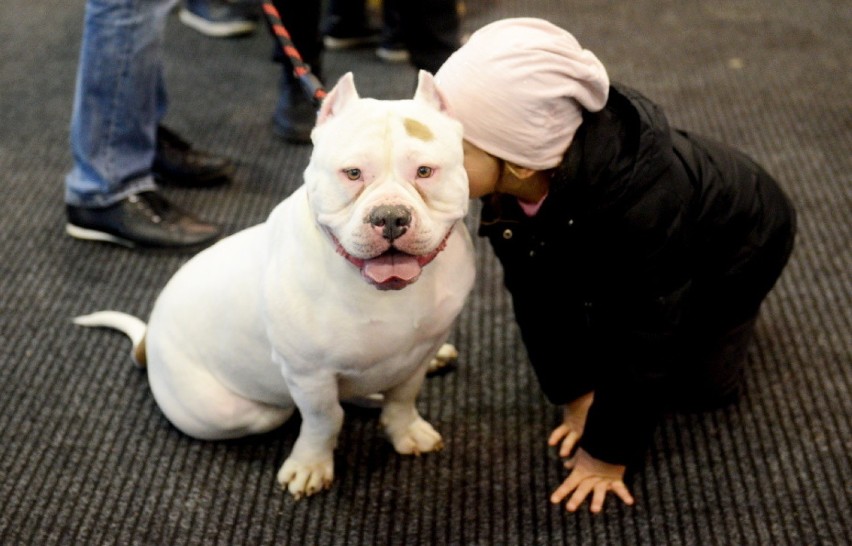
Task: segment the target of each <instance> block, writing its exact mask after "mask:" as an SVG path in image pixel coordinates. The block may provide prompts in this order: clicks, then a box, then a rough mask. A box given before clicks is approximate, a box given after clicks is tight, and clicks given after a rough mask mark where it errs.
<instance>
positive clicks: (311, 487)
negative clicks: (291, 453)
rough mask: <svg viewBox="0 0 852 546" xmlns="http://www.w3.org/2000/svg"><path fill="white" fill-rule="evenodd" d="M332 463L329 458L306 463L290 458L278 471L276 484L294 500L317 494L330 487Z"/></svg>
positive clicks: (332, 474)
mask: <svg viewBox="0 0 852 546" xmlns="http://www.w3.org/2000/svg"><path fill="white" fill-rule="evenodd" d="M333 478H334V462H333V460H332V459H331V458H329V459H322V460H318V461H313V462H310V463H306V462H304V461H299V460H295V459H294V458H293V457H290V458H289V459H287V460H286V461H284V464H283V465H282V466H281V470H279V471H278V483H279V484H280V485H281V488H282V489H286V490H287V491H289V492H290V494H291V495H293V497H294V498H295V499H296V500H299V499H301V498H302V497H308V496H310V495H313V494H314V493H318V492H320V491H322V490H323V489H328V488H329V487H330V486H331V481H332V479H333Z"/></svg>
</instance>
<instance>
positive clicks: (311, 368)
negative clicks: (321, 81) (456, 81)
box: [76, 72, 474, 498]
mask: <svg viewBox="0 0 852 546" xmlns="http://www.w3.org/2000/svg"><path fill="white" fill-rule="evenodd" d="M312 139H313V142H314V151H313V154H312V156H311V160H310V163H309V165H308V167H307V169H306V170H305V177H304V184H303V185H302V187H300V188H299V189H298V190H296V191H295V192H294V193H293V194H292V195H291V196H290V197H289V198H287V199H285V200H284V201H283V202H282V203H280V204H279V205H278V206H277V207H276V208H275V209H274V210H273V212H272V214H271V215H270V216H269V219H268V220H267V221H266V222H265V223H263V224H260V225H258V226H255V227H252V228H249V229H246V230H244V231H241V232H239V233H236V234H234V235H232V236H230V237H227V238H225V239H223V240H222V241H220V242H218V243H217V244H215V245H213V246H212V247H210V248H209V249H207V250H205V251H202V252H201V253H199V254H198V255H197V256H195V257H194V258H193V259H191V260H190V261H189V262H188V263H187V264H186V265H184V266H183V267H182V268H181V269H180V270H179V271H178V272H177V273H176V274H175V275H174V277H173V278H172V279H171V280H170V282H169V283H168V284H167V285H166V287H165V288H164V289H163V291H162V293H161V295H160V296H159V298H158V299H157V301H156V303H155V305H154V308H153V311H152V313H151V317H150V319H149V321H148V324H147V331H146V325H145V324H144V323H143V322H142V321H140V320H138V319H135V318H134V317H130V316H129V315H123V314H121V313H116V312H101V313H96V314H93V315H89V316H87V317H78V319H76V321H77V322H78V323H79V324H84V325H88V326H108V327H113V328H118V329H121V330H123V331H125V333H127V334H128V335H130V336H131V337H132V338H135V339H134V343H135V344H139V343H140V340H141V338H142V337H143V336H144V338H145V340H144V343H145V352H146V356H147V367H148V378H149V383H150V386H151V390H152V392H153V395H154V397H155V399H156V401H157V403H158V404H159V406H160V408H161V409H162V411H163V413H164V414H165V415H166V416H167V417H168V419H169V420H170V421H171V422H172V423H173V424H174V425H175V426H176V427H177V428H179V429H180V430H181V431H183V432H185V433H186V434H188V435H190V436H193V437H195V438H201V439H210V440H216V439H225V438H235V437H240V436H244V435H249V434H257V433H263V432H267V431H270V430H272V429H275V428H277V427H279V426H280V425H282V424H283V423H284V422H285V421H286V420H287V419H288V418H289V417H290V416H291V415H292V414H293V412H294V410H296V409H298V410H299V412H300V414H301V416H302V419H303V423H302V427H301V430H300V433H299V437H298V439H297V440H296V443H295V445H294V447H293V450H292V453H291V454H290V456H289V457H288V458H287V460H286V461H285V462H284V464H283V466H282V467H281V469H280V471H279V472H278V481H279V482H280V484H281V485H282V487H286V488H287V489H289V491H290V493H292V494H293V495H294V496H295V497H297V498H298V497H301V496H303V495H310V494H313V493H315V492H317V491H319V490H321V489H322V488H325V487H328V486H329V485H330V483H331V481H332V476H333V465H332V451H333V449H334V447H335V444H336V441H337V436H338V433H339V431H340V428H341V425H342V421H343V410H342V408H341V406H340V401H341V400H346V399H353V398H357V397H364V396H367V395H371V394H374V393H382V394H383V395H384V396H383V402H382V410H381V423H382V424H383V426H384V428H385V430H386V432H387V434H388V436H389V438H390V441H391V442H392V443H393V446H394V448H395V449H396V451H398V452H399V453H403V454H419V453H423V452H428V451H433V450H437V449H440V447H441V445H442V442H441V436H440V435H439V434H438V432H436V431H435V429H434V428H433V427H432V426H431V425H430V424H429V423H427V422H426V421H425V420H424V419H423V418H421V417H420V415H419V413H418V412H417V410H416V408H415V398H416V396H417V394H418V392H419V390H420V386H421V383H422V381H423V377H424V375H425V372H426V369H427V366H428V364H429V362H430V360H431V359H432V357H433V356H434V355H435V354H436V353H437V352H438V350H439V348H440V347H441V346H442V344H443V343H444V341H445V340H446V339H447V337H448V334H449V331H450V329H451V327H452V324H453V322H454V320H455V318H456V317H457V315H458V313H459V312H460V311H461V309H462V306H463V304H464V301H465V298H466V297H467V294H468V293H469V291H470V289H471V287H472V285H473V281H474V265H473V249H472V243H471V240H470V236H469V234H468V232H467V229H466V228H465V227H464V223H463V217H464V216H465V214H466V212H467V207H468V184H467V176H466V174H465V171H464V168H463V153H462V146H461V142H462V129H461V125H460V124H459V123H458V122H457V121H456V120H454V119H452V117H451V116H450V115H449V113H448V110H447V106H446V103H445V102H444V100H443V98H442V97H441V95H440V93H439V91H438V90H437V88H436V87H435V85H434V82H433V81H432V77H431V76H430V75H429V74H428V73H426V72H421V73H420V76H419V81H418V87H417V91H416V93H415V96H414V99H412V100H402V101H378V100H374V99H362V98H360V97H359V96H358V94H357V91H356V90H355V86H354V83H353V78H352V75H351V74H347V75H345V76H344V77H343V78H341V80H340V81H339V82H338V84H337V85H336V86H335V88H334V89H333V90H332V91H331V92H330V93H329V95H328V97H327V98H326V99H325V101H324V102H323V105H322V108H321V110H320V112H319V115H318V121H317V126H316V128H315V129H314V131H313V133H312ZM356 175H357V176H356ZM380 207H385V208H384V209H380ZM376 210H382V211H385V212H386V211H388V210H390V211H396V212H399V211H404V212H407V213H408V214H407V216H406V215H403V216H406V217H407V218H408V223H407V224H405V219H404V218H399V217H391V218H390V219H389V220H388V221H389V222H391V223H392V222H394V221H398V222H399V223H400V225H401V226H402V227H401V229H400V230H399V231H400V232H401V233H397V234H396V235H397V236H396V238H394V239H393V245H394V246H395V247H396V248H397V249H398V250H399V251H402V252H404V253H405V254H399V253H396V255H395V256H394V257H387V255H385V257H384V258H380V257H378V256H380V255H382V254H383V253H384V252H385V251H386V250H387V249H388V247H389V245H390V243H389V241H388V238H387V237H386V235H387V231H386V229H387V228H386V226H385V222H384V221H383V220H380V221H378V222H377V221H374V220H373V219H374V216H375V214H376V212H375V211H376ZM430 259H431V262H429V260H430ZM426 262H429V263H426Z"/></svg>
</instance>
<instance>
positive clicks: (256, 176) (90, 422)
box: [0, 0, 852, 546]
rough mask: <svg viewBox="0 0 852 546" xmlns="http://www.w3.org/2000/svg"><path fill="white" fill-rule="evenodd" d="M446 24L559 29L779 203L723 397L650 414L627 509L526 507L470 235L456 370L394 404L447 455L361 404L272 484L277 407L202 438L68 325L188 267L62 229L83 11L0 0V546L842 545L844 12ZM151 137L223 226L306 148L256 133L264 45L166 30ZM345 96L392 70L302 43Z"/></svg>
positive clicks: (848, 367) (523, 388) (846, 199)
mask: <svg viewBox="0 0 852 546" xmlns="http://www.w3.org/2000/svg"><path fill="white" fill-rule="evenodd" d="M466 4H467V8H468V13H467V15H466V18H465V22H464V25H465V28H466V29H468V30H470V29H474V28H477V27H478V26H481V25H482V24H483V23H485V22H488V21H491V20H494V19H497V18H501V17H505V16H513V15H536V16H544V17H547V18H550V19H552V20H553V21H554V22H556V23H559V24H561V25H563V26H565V27H566V28H569V29H570V30H572V31H573V32H574V33H575V34H576V36H577V37H578V38H579V40H580V42H581V43H583V44H584V45H585V46H586V47H588V48H590V49H592V50H593V51H595V52H596V53H597V54H598V55H599V56H600V58H601V59H602V60H603V61H604V63H605V64H606V65H607V66H608V68H609V70H610V73H611V76H612V77H613V79H616V80H619V81H622V82H624V83H627V84H630V85H632V86H634V87H636V88H638V89H640V90H643V91H644V92H646V93H647V94H648V95H649V96H651V97H653V98H655V99H656V100H657V101H659V102H660V103H661V104H662V105H663V106H664V107H665V108H666V110H667V112H668V113H669V115H670V118H671V120H672V122H673V123H674V124H676V125H679V126H682V127H686V128H689V129H692V130H695V131H699V132H704V133H706V134H708V135H711V136H714V137H716V138H720V139H723V140H725V141H728V142H730V143H732V144H735V145H737V146H739V147H741V148H743V149H744V150H746V151H747V152H749V153H750V154H752V155H753V156H754V157H756V158H757V159H758V160H759V161H760V162H761V163H763V164H764V165H765V166H766V167H767V168H768V169H769V170H770V171H771V172H772V173H774V174H775V175H776V176H777V177H778V179H779V180H780V181H781V183H782V184H783V186H784V188H785V190H787V191H788V193H789V194H790V195H791V196H792V197H793V199H794V200H795V202H796V204H797V206H798V208H799V211H800V226H801V228H800V237H799V239H798V242H797V248H796V250H795V253H794V255H793V257H792V261H791V263H790V265H789V268H788V269H787V271H786V272H785V274H784V276H783V277H782V278H781V280H780V281H779V284H778V285H777V287H776V289H775V290H774V291H773V293H772V294H771V295H770V297H769V299H768V301H767V302H766V304H765V306H764V313H763V315H762V317H761V319H760V321H759V324H758V335H757V341H756V343H755V344H754V346H753V347H752V349H751V350H750V352H749V357H748V358H749V362H748V371H747V384H748V388H747V393H746V396H745V397H744V398H743V399H742V400H741V402H740V403H738V404H737V405H735V406H732V407H729V408H726V409H724V410H720V411H717V412H713V413H707V414H700V415H680V414H675V415H669V416H666V417H665V418H664V420H663V421H662V422H661V424H660V427H659V428H658V430H657V432H656V435H655V438H654V442H653V446H652V449H651V450H650V451H649V452H648V454H647V457H646V458H645V461H644V465H642V466H641V468H638V469H637V472H636V475H635V476H634V478H633V480H632V481H631V484H630V485H631V487H632V490H633V492H634V494H635V496H636V505H635V506H634V507H625V506H623V505H621V504H619V503H617V502H614V501H608V503H607V506H606V508H605V512H604V513H603V514H602V515H598V516H592V515H590V514H589V513H588V512H586V511H581V512H579V513H576V514H568V513H566V512H565V511H564V509H563V508H561V507H557V506H552V505H550V504H549V503H548V501H547V498H548V495H549V493H550V492H551V491H552V490H553V489H554V488H555V487H556V485H557V484H559V483H560V482H561V479H562V478H563V476H564V474H565V471H564V470H563V469H561V466H560V464H559V461H558V458H557V457H556V456H555V454H554V453H553V452H552V451H550V450H548V449H547V448H546V446H545V438H546V436H547V434H548V433H549V431H550V429H551V428H552V427H553V426H554V424H555V423H556V422H557V421H558V417H559V416H558V412H557V410H556V409H555V408H553V407H551V406H549V405H548V404H547V402H546V401H545V400H544V398H543V397H542V395H541V394H540V393H539V391H538V387H537V385H536V384H535V380H534V378H533V376H532V373H531V371H530V368H529V365H528V362H527V360H526V355H525V352H524V349H523V346H522V344H521V342H520V340H519V336H518V332H517V329H516V327H515V326H514V323H513V319H512V313H511V306H510V302H509V300H508V299H507V297H506V294H505V293H504V291H503V288H502V284H501V273H500V270H499V266H498V265H497V263H496V261H495V259H494V257H493V255H492V254H491V253H490V251H489V249H488V248H487V246H486V245H484V244H482V243H483V241H481V240H479V241H477V247H478V250H479V257H478V266H479V277H478V282H477V285H476V288H475V291H474V293H473V294H472V296H471V298H470V300H469V304H468V305H467V307H466V309H465V311H464V312H463V314H462V316H461V318H460V320H459V322H458V326H457V328H456V330H455V333H454V336H453V339H454V341H455V342H456V344H457V346H458V347H459V349H460V351H461V354H462V356H461V362H460V364H459V366H458V368H457V369H456V370H455V371H453V372H452V373H449V374H446V375H442V376H439V377H435V378H432V379H430V380H429V381H427V383H426V385H425V387H424V390H423V392H422V395H421V398H420V401H419V407H420V409H421V410H422V412H423V413H424V414H425V415H426V416H428V418H429V419H430V420H431V421H432V422H433V423H434V424H435V425H436V427H437V428H438V429H439V430H440V431H441V432H442V433H443V435H444V439H445V443H446V448H445V450H444V451H443V452H441V453H438V454H429V455H427V456H423V457H420V458H402V457H399V456H397V455H396V454H395V453H394V452H393V450H392V448H391V447H390V445H389V444H388V443H387V442H386V441H385V439H384V438H383V437H382V434H381V433H380V431H379V428H378V424H377V419H376V415H375V414H374V413H372V412H369V411H352V410H350V411H348V412H347V419H346V423H345V425H344V429H343V433H342V437H341V439H340V447H339V449H338V451H337V454H336V461H335V463H336V471H337V476H336V481H335V484H334V486H333V488H332V489H331V490H330V491H328V492H325V493H323V494H321V495H318V496H316V497H313V498H310V499H308V500H303V501H300V502H298V503H296V502H294V501H293V500H292V499H291V498H289V496H288V495H286V494H283V493H282V492H280V491H279V490H278V488H277V486H276V484H275V472H276V470H277V467H278V466H279V465H280V464H281V462H282V461H283V460H284V458H285V457H286V455H287V453H288V452H289V450H290V449H291V448H292V445H293V442H294V441H295V437H296V432H297V429H298V420H295V421H294V422H292V423H290V424H288V425H286V426H285V427H283V428H282V429H281V430H279V431H276V432H274V433H271V434H268V435H266V436H264V437H258V438H250V439H245V440H241V441H235V442H221V443H208V442H200V441H195V440H192V439H189V438H187V437H185V436H183V435H181V434H180V433H178V432H177V431H176V430H175V429H173V428H172V427H171V426H170V425H169V424H168V423H167V421H166V420H165V419H164V418H163V417H162V415H161V414H160V412H159V410H158V409H157V407H156V405H155V404H154V402H153V400H152V398H151V397H150V394H149V392H148V387H147V384H146V378H145V375H144V373H142V372H140V371H138V370H136V369H134V368H133V367H132V366H131V364H130V362H129V360H128V356H127V352H128V343H127V342H126V340H125V339H124V338H123V337H121V336H119V335H114V334H111V333H109V332H105V331H91V330H83V329H78V328H75V327H73V326H72V325H71V323H70V320H69V319H70V318H71V317H73V316H74V315H77V314H80V313H83V312H86V311H90V310H93V309H100V308H114V309H122V310H125V311H128V312H131V313H136V314H139V315H141V316H146V315H147V313H148V312H149V311H150V308H151V305H152V302H153V299H154V298H155V297H156V295H157V293H158V291H159V289H160V288H161V287H162V286H163V284H164V283H165V281H166V280H167V279H168V278H169V276H170V275H172V274H173V273H174V271H175V270H177V268H178V267H179V266H180V265H181V264H182V263H183V262H184V261H185V260H186V259H187V258H188V256H186V255H175V254H170V253H164V252H132V251H127V250H123V249H120V248H112V247H108V246H102V245H98V244H88V243H80V242H76V241H72V240H70V239H69V238H67V237H66V236H64V234H63V224H64V210H63V203H62V178H63V175H64V173H65V171H66V170H67V169H68V167H69V165H70V159H69V150H68V145H67V138H68V122H69V116H70V107H71V99H72V95H73V87H74V73H75V69H76V62H77V54H78V48H79V41H80V33H81V28H82V8H83V1H82V0H72V1H70V2H60V1H58V0H41V1H39V2H30V1H27V0H3V2H2V3H0V190H2V195H3V196H4V197H3V198H2V199H0V256H2V259H0V544H4V545H7V544H9V545H16V544H37V545H50V544H75V545H76V544H140V545H184V544H196V545H209V544H222V545H226V544H228V545H230V544H239V545H265V544H320V545H343V544H347V545H362V544H363V545H374V544H394V545H397V544H398V545H431V544H436V545H444V544H451V545H456V544H464V545H474V544H481V545H490V544H542V545H554V544H599V545H620V544H661V545H669V544H671V545H677V544H700V545H708V544H716V545H741V544H760V545H796V546H798V545H802V544H809V545H829V544H834V545H841V544H848V543H849V542H848V541H849V538H848V537H849V536H850V535H852V511H850V508H852V506H850V497H852V489H850V483H851V481H852V464H851V463H852V461H850V451H852V434H850V422H852V396H850V388H851V387H852V311H850V304H852V294H850V292H852V282H850V281H851V280H852V279H851V278H850V277H852V275H850V271H852V250H851V249H852V244H850V241H852V177H850V172H852V162H850V152H852V93H850V87H852V82H850V53H849V52H850V46H852V43H851V42H850V36H852V28H850V27H852V24H851V23H850V21H851V20H852V5H850V3H849V2H847V1H844V0H807V1H806V0H716V1H702V2H691V3H685V2H675V1H672V0H667V1H659V0H632V1H630V2H604V1H564V0H560V1H556V0H503V1H498V0H467V2H466ZM167 42H168V47H169V53H168V58H167V63H168V65H167V66H168V71H167V78H168V87H169V91H170V93H171V98H172V108H171V110H170V114H169V117H168V121H169V123H170V125H171V126H173V127H174V128H176V129H177V130H179V131H180V132H182V133H183V134H185V135H187V136H188V137H191V138H192V140H193V141H194V142H195V143H196V144H198V145H200V146H203V147H206V148H208V149H212V150H214V151H217V152H220V153H223V154H227V155H229V156H231V157H233V158H236V160H237V162H238V167H239V170H238V173H237V176H236V180H235V182H234V184H233V185H232V186H230V187H227V188H224V189H217V190H212V191H198V192H189V191H176V190H169V191H168V192H167V193H168V195H169V196H170V197H172V198H173V199H174V200H176V201H178V202H180V203H181V204H184V205H186V206H187V207H189V208H191V209H192V210H195V211H199V212H200V213H202V214H203V215H205V216H206V217H207V218H210V219H211V220H214V221H216V222H219V223H221V224H222V225H224V226H225V228H226V230H227V231H228V232H234V231H237V230H239V229H242V228H244V227H246V226H249V225H252V224H255V223H257V222H260V221H262V220H263V219H264V218H265V216H266V215H267V214H268V212H269V211H270V210H271V209H272V208H273V206H274V205H275V204H276V203H277V202H278V201H279V200H281V199H282V198H283V197H285V196H286V195H288V194H289V193H290V192H292V191H293V189H294V188H295V187H296V186H297V185H298V184H299V183H300V173H301V171H302V169H303V168H304V166H305V164H306V161H307V157H308V153H309V149H308V148H304V147H296V146H291V145H287V144H284V143H282V142H279V141H276V140H275V139H274V138H272V137H271V133H270V126H269V118H270V114H271V110H272V107H273V104H274V102H275V98H276V90H275V81H276V77H277V72H276V68H275V67H274V66H273V65H272V64H271V63H270V62H269V57H270V52H271V40H270V38H269V36H268V35H267V34H266V33H265V32H259V33H257V34H255V35H254V36H252V37H249V38H247V39H243V40H212V39H205V38H204V37H202V36H200V35H198V34H196V33H194V32H193V31H190V30H188V29H186V28H184V27H183V26H182V25H181V24H180V23H179V22H177V19H176V18H174V19H173V20H172V22H171V24H170V26H169V33H168V40H167ZM326 61H327V80H328V81H334V80H335V79H336V78H337V77H338V76H339V75H341V74H342V73H343V72H345V71H346V70H352V71H354V73H355V76H356V82H357V84H358V86H359V88H360V90H361V93H362V95H365V96H373V97H377V98H405V97H407V96H408V95H409V93H410V92H411V91H412V90H413V88H414V77H415V74H414V71H413V70H412V69H410V68H408V67H400V66H391V65H386V64H381V63H379V62H378V61H376V60H375V59H374V57H373V56H372V54H371V52H369V51H358V52H347V53H337V52H335V53H329V54H327V56H326Z"/></svg>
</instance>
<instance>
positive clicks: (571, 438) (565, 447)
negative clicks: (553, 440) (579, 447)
mask: <svg viewBox="0 0 852 546" xmlns="http://www.w3.org/2000/svg"><path fill="white" fill-rule="evenodd" d="M579 439H580V436H578V435H577V433H576V432H574V431H571V432H569V433H568V436H566V437H565V439H564V440H562V445H561V446H560V448H559V456H560V457H567V456H568V455H570V454H571V450H573V449H574V446H575V445H576V444H577V441H578V440H579Z"/></svg>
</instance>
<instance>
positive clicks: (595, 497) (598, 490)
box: [589, 481, 609, 514]
mask: <svg viewBox="0 0 852 546" xmlns="http://www.w3.org/2000/svg"><path fill="white" fill-rule="evenodd" d="M608 490H609V485H608V484H607V483H606V482H605V481H600V482H598V483H596V484H595V487H594V493H593V494H592V504H591V506H590V507H589V510H591V511H592V512H593V513H595V514H597V513H598V512H600V511H601V510H602V509H603V504H604V500H605V499H606V492H607V491H608Z"/></svg>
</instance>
